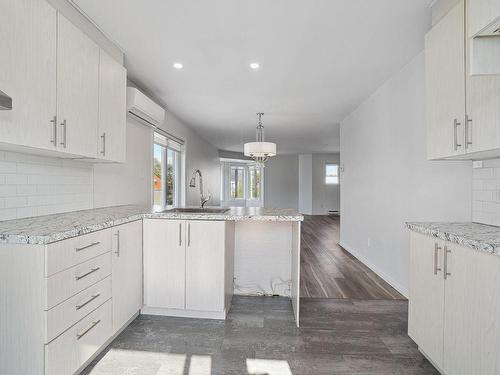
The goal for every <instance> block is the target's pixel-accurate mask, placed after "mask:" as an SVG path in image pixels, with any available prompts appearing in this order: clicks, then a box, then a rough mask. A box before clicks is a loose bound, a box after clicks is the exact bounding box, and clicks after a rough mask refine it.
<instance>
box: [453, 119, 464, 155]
mask: <svg viewBox="0 0 500 375" xmlns="http://www.w3.org/2000/svg"><path fill="white" fill-rule="evenodd" d="M460 125H462V124H461V123H459V122H458V120H457V119H455V120H453V149H454V150H455V151H457V150H458V148H459V147H462V145H461V144H459V143H458V135H457V128H458V127H459V126H460Z"/></svg>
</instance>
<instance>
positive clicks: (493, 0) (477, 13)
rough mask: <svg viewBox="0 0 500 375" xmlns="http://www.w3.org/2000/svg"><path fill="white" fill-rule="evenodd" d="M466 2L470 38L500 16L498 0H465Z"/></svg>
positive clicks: (499, 2)
mask: <svg viewBox="0 0 500 375" xmlns="http://www.w3.org/2000/svg"><path fill="white" fill-rule="evenodd" d="M467 3H468V5H467V11H468V13H467V14H468V16H467V18H468V33H469V37H470V38H472V37H473V36H474V35H476V34H477V33H479V32H480V31H482V30H483V29H484V28H486V27H487V26H489V25H490V24H491V23H492V22H494V21H495V20H496V19H498V18H500V1H498V0H467Z"/></svg>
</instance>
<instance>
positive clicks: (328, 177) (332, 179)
mask: <svg viewBox="0 0 500 375" xmlns="http://www.w3.org/2000/svg"><path fill="white" fill-rule="evenodd" d="M338 183H339V166H338V165H337V164H326V165H325V184H327V185H333V184H338Z"/></svg>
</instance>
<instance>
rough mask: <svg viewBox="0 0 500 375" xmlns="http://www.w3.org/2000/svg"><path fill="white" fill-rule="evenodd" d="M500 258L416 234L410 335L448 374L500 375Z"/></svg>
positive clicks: (412, 240) (412, 246) (412, 253)
mask: <svg viewBox="0 0 500 375" xmlns="http://www.w3.org/2000/svg"><path fill="white" fill-rule="evenodd" d="M499 283H500V257H498V256H496V255H491V254H487V253H483V252H480V251H477V250H473V249H470V248H468V247H463V246H460V245H457V244H454V243H451V242H448V241H442V240H437V239H435V238H433V237H430V236H426V235H423V234H420V233H416V232H411V235H410V285H409V287H410V288H409V311H408V334H409V336H410V337H411V338H412V339H413V340H414V341H415V342H416V343H417V345H418V347H419V349H420V350H421V351H422V352H423V353H425V355H426V356H427V357H428V358H429V359H430V360H431V361H432V362H433V364H434V365H436V366H437V367H438V368H439V370H440V371H441V372H442V373H443V374H445V375H446V374H447V375H469V374H485V375H486V374H491V375H493V374H498V373H500V357H499V356H498V348H499V347H500V323H499V322H498V319H497V317H498V314H500V294H499V293H498V284H499Z"/></svg>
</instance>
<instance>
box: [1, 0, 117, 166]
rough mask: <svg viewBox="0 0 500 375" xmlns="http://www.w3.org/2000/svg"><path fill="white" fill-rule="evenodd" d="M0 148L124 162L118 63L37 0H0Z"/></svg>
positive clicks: (72, 25) (44, 3)
mask: <svg viewBox="0 0 500 375" xmlns="http://www.w3.org/2000/svg"><path fill="white" fill-rule="evenodd" d="M0 34H1V35H2V36H5V37H2V39H3V44H2V54H0V90H2V91H3V92H5V93H6V94H7V95H9V96H10V97H12V104H13V105H12V107H13V109H12V110H10V111H0V148H2V149H8V150H13V151H20V152H30V153H40V154H49V155H54V156H61V157H69V158H84V159H91V160H95V161H100V160H103V161H116V162H124V161H125V143H126V142H125V134H126V70H125V68H124V67H123V66H122V65H120V64H119V63H118V62H117V61H115V60H114V59H113V58H112V57H111V56H109V55H108V54H107V53H106V52H105V51H103V50H102V49H101V48H99V46H98V45H97V44H96V43H95V42H94V41H92V40H91V39H90V38H89V37H88V36H87V35H86V34H85V33H83V32H82V31H81V30H80V29H78V28H77V27H76V26H75V25H74V24H73V23H71V22H70V21H69V20H68V19H66V18H65V17H64V16H63V15H62V14H60V13H58V12H57V11H56V10H55V9H54V8H53V7H52V6H51V5H50V4H48V3H47V2H46V1H45V0H6V1H2V2H1V3H0Z"/></svg>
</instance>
